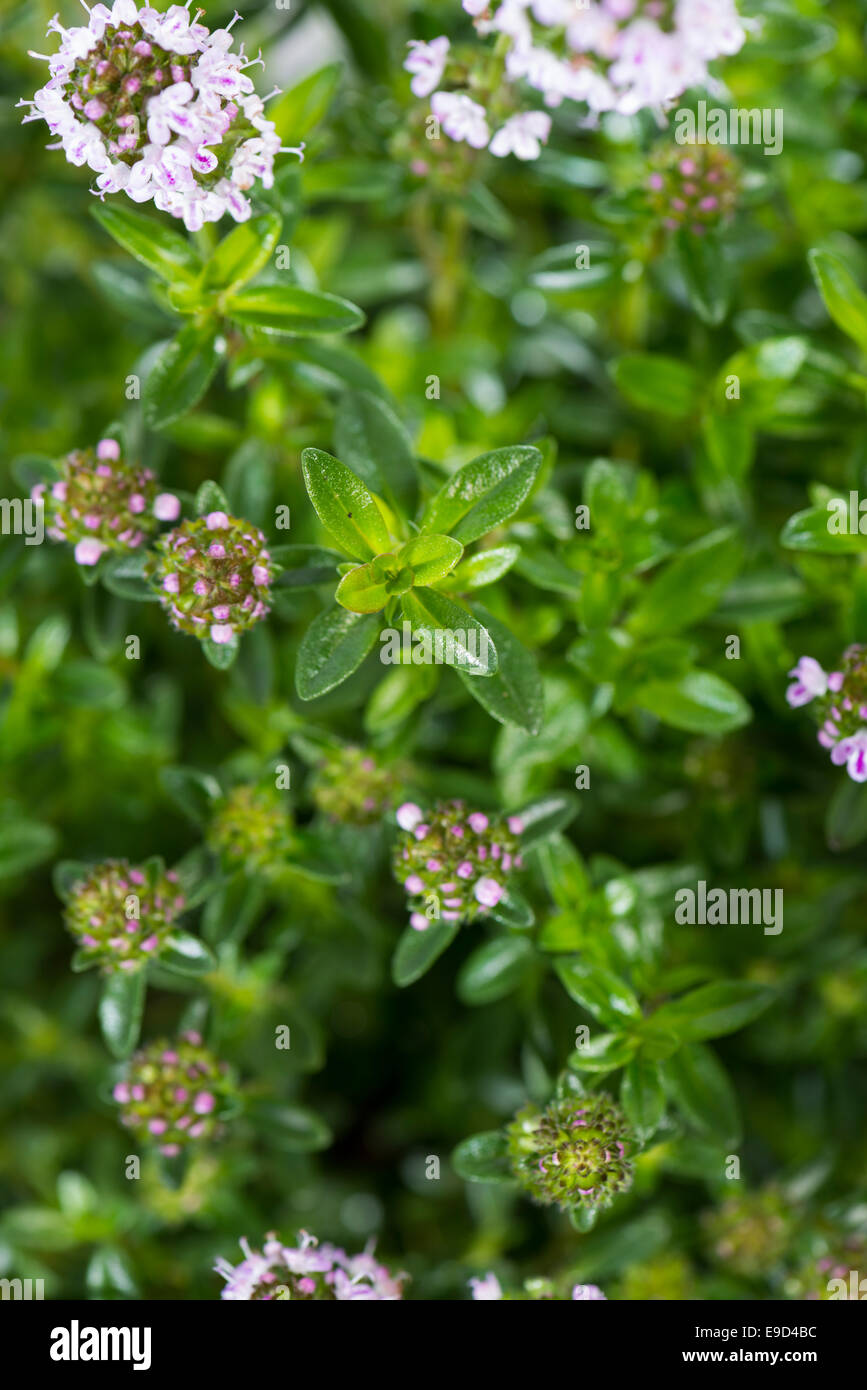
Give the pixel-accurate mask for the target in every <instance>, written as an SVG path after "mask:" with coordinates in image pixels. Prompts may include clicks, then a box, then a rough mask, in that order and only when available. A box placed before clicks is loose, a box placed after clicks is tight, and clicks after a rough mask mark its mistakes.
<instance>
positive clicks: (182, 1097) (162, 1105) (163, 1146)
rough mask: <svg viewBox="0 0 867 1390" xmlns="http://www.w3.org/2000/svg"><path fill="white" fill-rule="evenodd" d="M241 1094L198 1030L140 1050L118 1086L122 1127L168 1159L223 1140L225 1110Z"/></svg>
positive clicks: (229, 1072) (154, 1043) (117, 1096)
mask: <svg viewBox="0 0 867 1390" xmlns="http://www.w3.org/2000/svg"><path fill="white" fill-rule="evenodd" d="M236 1093H237V1087H236V1084H235V1081H234V1078H233V1076H232V1073H231V1071H230V1069H229V1066H228V1064H227V1063H226V1062H219V1061H217V1059H216V1058H215V1057H214V1056H213V1054H212V1053H211V1052H209V1051H208V1049H207V1048H206V1047H203V1046H202V1039H201V1037H200V1035H199V1034H198V1033H196V1032H193V1031H188V1032H186V1033H184V1034H183V1035H182V1036H181V1037H180V1038H178V1039H177V1041H176V1042H167V1041H166V1040H165V1039H160V1040H159V1041H158V1042H153V1043H149V1044H148V1046H147V1047H144V1048H142V1049H141V1050H140V1051H139V1052H136V1053H135V1054H134V1055H133V1056H132V1057H131V1058H130V1060H129V1062H128V1063H127V1066H126V1070H125V1074H124V1077H123V1079H122V1080H121V1081H119V1082H118V1083H117V1085H116V1086H115V1088H114V1098H115V1100H116V1101H117V1102H118V1104H119V1105H120V1107H121V1114H120V1119H121V1124H123V1125H126V1127H127V1128H128V1129H130V1130H131V1131H132V1133H133V1134H134V1135H135V1136H136V1138H137V1139H140V1140H142V1141H143V1142H145V1143H149V1144H155V1145H157V1146H158V1147H159V1150H160V1152H161V1153H163V1154H165V1156H166V1157H167V1158H173V1157H175V1156H176V1155H177V1154H179V1153H180V1151H181V1149H183V1148H184V1147H186V1146H187V1145H188V1144H190V1143H195V1142H196V1141H198V1140H200V1139H214V1138H216V1137H218V1136H219V1134H220V1133H221V1132H222V1128H223V1125H222V1112H223V1111H224V1110H225V1109H226V1107H227V1104H228V1102H229V1101H231V1100H233V1099H234V1098H235V1095H236Z"/></svg>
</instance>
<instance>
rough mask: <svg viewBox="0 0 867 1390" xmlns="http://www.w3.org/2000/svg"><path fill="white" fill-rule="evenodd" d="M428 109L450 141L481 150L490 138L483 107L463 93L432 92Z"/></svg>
mask: <svg viewBox="0 0 867 1390" xmlns="http://www.w3.org/2000/svg"><path fill="white" fill-rule="evenodd" d="M430 109H431V111H432V112H433V114H434V115H435V116H436V118H437V120H438V121H439V122H440V124H441V125H442V128H443V130H444V131H445V133H446V135H448V137H449V139H450V140H466V142H467V144H468V145H471V146H472V148H473V149H474V150H483V149H484V148H485V146H486V145H487V143H488V141H489V140H490V138H491V132H490V130H489V129H488V122H487V117H486V113H485V108H484V106H480V105H479V103H478V102H477V101H473V99H472V97H468V96H467V95H466V93H464V92H434V94H433V96H432V97H431V103H430Z"/></svg>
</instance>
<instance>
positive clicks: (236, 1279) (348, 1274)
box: [214, 1231, 406, 1303]
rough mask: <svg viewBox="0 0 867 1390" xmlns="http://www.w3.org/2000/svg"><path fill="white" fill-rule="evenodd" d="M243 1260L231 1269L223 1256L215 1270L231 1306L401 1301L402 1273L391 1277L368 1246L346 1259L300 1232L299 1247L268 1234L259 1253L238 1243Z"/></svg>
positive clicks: (337, 1248)
mask: <svg viewBox="0 0 867 1390" xmlns="http://www.w3.org/2000/svg"><path fill="white" fill-rule="evenodd" d="M240 1246H241V1249H242V1250H243V1252H244V1259H243V1260H242V1261H241V1262H240V1264H237V1265H232V1264H230V1263H229V1261H228V1260H226V1259H223V1258H222V1257H221V1258H220V1259H219V1260H218V1261H217V1263H216V1264H215V1266H214V1269H215V1270H216V1272H217V1274H219V1275H221V1276H222V1278H223V1279H225V1280H226V1286H225V1288H224V1289H223V1291H222V1294H221V1297H222V1298H225V1299H230V1300H233V1301H235V1302H245V1303H249V1302H251V1301H255V1302H272V1301H276V1300H278V1299H285V1300H294V1301H298V1300H300V1301H301V1302H308V1303H309V1302H311V1301H313V1300H318V1301H327V1302H343V1301H344V1300H347V1299H368V1300H371V1299H373V1300H375V1301H378V1302H389V1303H393V1302H395V1301H396V1300H398V1299H401V1298H402V1297H403V1289H402V1287H401V1281H402V1280H403V1279H404V1278H405V1277H406V1276H405V1275H403V1274H399V1275H397V1276H393V1275H392V1274H390V1273H389V1271H388V1270H387V1269H386V1267H385V1265H381V1264H379V1263H378V1262H377V1260H376V1259H375V1258H374V1255H373V1248H372V1246H371V1245H369V1246H368V1247H367V1249H366V1250H364V1251H362V1253H361V1254H360V1255H347V1253H346V1251H345V1250H341V1249H340V1248H339V1246H336V1245H320V1244H319V1242H318V1241H317V1240H316V1238H315V1237H314V1236H311V1235H308V1233H307V1232H306V1231H299V1233H298V1244H297V1245H294V1246H287V1245H282V1244H281V1243H280V1241H279V1240H278V1239H277V1237H276V1235H275V1234H274V1232H273V1231H269V1233H268V1234H267V1235H266V1237H265V1241H264V1247H263V1250H262V1251H261V1252H260V1251H258V1250H253V1249H251V1248H250V1245H249V1244H248V1242H247V1241H246V1240H241V1241H240Z"/></svg>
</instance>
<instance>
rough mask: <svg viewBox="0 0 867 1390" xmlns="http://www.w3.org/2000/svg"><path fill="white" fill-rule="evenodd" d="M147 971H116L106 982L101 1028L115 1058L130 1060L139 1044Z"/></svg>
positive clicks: (100, 1009) (102, 998)
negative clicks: (131, 1054)
mask: <svg viewBox="0 0 867 1390" xmlns="http://www.w3.org/2000/svg"><path fill="white" fill-rule="evenodd" d="M146 974H147V972H146V970H144V969H141V970H116V971H115V972H114V973H113V974H111V975H108V976H107V977H106V979H105V980H104V981H103V985H102V995H101V997H100V1001H99V1026H100V1028H101V1029H102V1036H103V1038H104V1039H105V1043H106V1046H107V1047H108V1050H109V1052H110V1053H111V1054H112V1056H113V1057H128V1056H129V1054H130V1053H131V1052H132V1050H133V1048H134V1047H135V1045H136V1043H137V1042H138V1035H139V1032H140V1031H141V1019H142V1012H143V1010H144V1001H145V985H146Z"/></svg>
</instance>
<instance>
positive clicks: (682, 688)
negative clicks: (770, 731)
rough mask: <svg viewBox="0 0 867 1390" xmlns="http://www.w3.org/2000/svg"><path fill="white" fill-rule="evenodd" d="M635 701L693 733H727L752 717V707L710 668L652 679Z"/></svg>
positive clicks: (661, 717)
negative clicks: (676, 677)
mask: <svg viewBox="0 0 867 1390" xmlns="http://www.w3.org/2000/svg"><path fill="white" fill-rule="evenodd" d="M634 703H635V704H636V705H640V706H641V708H642V709H646V710H649V712H650V713H651V714H655V715H656V717H657V719H661V720H662V722H663V724H670V725H671V727H672V728H674V729H684V730H686V732H687V733H691V734H727V733H730V732H731V730H732V729H740V728H742V727H743V725H744V724H748V723H749V722H750V720H751V719H752V710H751V708H750V706H749V705H748V704H747V702H746V700H745V699H744V697H743V696H742V695H741V694H739V693H738V691H737V690H735V688H734V686H733V685H729V683H728V681H724V680H723V679H722V678H721V677H720V676H715V675H714V674H713V673H712V672H711V671H687V672H686V674H685V675H683V676H680V677H679V678H678V679H677V680H671V681H650V682H649V683H648V684H647V685H643V686H641V687H640V689H639V690H638V691H636V693H635V696H634Z"/></svg>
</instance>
